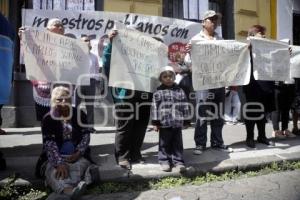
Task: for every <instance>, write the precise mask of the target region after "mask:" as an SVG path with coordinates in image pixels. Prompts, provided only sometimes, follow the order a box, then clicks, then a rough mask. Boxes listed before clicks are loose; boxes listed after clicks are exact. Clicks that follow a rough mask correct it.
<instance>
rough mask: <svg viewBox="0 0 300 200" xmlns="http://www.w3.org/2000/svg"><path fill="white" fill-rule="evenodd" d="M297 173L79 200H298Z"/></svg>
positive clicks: (288, 172) (87, 196)
mask: <svg viewBox="0 0 300 200" xmlns="http://www.w3.org/2000/svg"><path fill="white" fill-rule="evenodd" d="M299 177H300V170H296V171H287V172H280V173H274V174H269V175H264V176H258V177H252V178H243V179H238V180H231V181H223V182H214V183H208V184H204V185H201V186H195V185H190V186H183V187H177V188H172V189H166V190H150V191H145V192H131V193H116V194H107V195H86V196H84V197H82V198H81V200H103V199H106V200H117V199H126V200H127V199H135V200H148V199H149V200H255V199H257V200H299V199H300V178H299Z"/></svg>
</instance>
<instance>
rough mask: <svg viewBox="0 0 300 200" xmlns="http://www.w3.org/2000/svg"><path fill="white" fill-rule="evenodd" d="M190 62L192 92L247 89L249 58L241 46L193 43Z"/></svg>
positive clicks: (222, 42)
mask: <svg viewBox="0 0 300 200" xmlns="http://www.w3.org/2000/svg"><path fill="white" fill-rule="evenodd" d="M191 59H192V63H193V64H192V67H193V87H194V89H195V90H205V89H213V88H220V87H226V86H233V85H247V84H248V83H249V81H250V73H251V66H250V54H249V50H248V45H247V44H245V43H241V42H237V41H231V40H212V41H203V40H194V41H192V50H191Z"/></svg>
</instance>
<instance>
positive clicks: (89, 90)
mask: <svg viewBox="0 0 300 200" xmlns="http://www.w3.org/2000/svg"><path fill="white" fill-rule="evenodd" d="M96 84H97V81H96V80H95V79H93V78H91V79H90V85H82V86H78V87H77V89H76V91H75V92H76V93H75V105H76V108H77V107H78V106H80V104H81V103H83V101H84V103H83V104H84V105H85V108H86V114H87V123H88V125H89V126H90V127H93V126H94V102H95V94H96Z"/></svg>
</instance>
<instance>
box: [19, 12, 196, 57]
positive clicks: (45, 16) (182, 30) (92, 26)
mask: <svg viewBox="0 0 300 200" xmlns="http://www.w3.org/2000/svg"><path fill="white" fill-rule="evenodd" d="M51 18H59V19H61V20H62V22H63V24H64V27H65V33H66V34H68V35H71V36H73V37H74V38H75V37H76V38H80V37H81V36H83V35H88V36H89V37H90V38H91V39H92V46H93V49H92V51H93V52H94V53H95V52H97V49H98V41H99V40H101V38H105V36H107V34H108V33H109V32H110V31H111V30H112V28H113V27H114V24H115V22H116V21H117V22H122V23H123V24H125V25H134V26H136V27H138V29H137V30H139V31H140V32H142V33H145V34H147V35H149V36H152V37H153V36H158V37H159V38H162V40H163V42H164V43H165V44H166V45H168V46H169V45H171V44H172V43H183V44H186V43H188V42H189V40H190V39H191V38H192V37H193V36H194V35H196V34H197V33H199V32H200V30H201V24H199V23H195V22H191V21H186V20H179V19H174V18H167V17H158V16H150V15H141V14H136V13H118V12H104V11H68V10H32V9H23V10H22V26H26V27H34V28H36V29H39V30H43V29H44V28H45V27H46V25H47V23H48V21H49V19H51ZM179 50H180V49H179ZM100 53H101V52H100Z"/></svg>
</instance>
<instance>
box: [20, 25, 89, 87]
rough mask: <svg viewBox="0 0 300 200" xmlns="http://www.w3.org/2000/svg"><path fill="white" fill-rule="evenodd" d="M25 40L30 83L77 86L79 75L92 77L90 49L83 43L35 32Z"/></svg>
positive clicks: (27, 71) (29, 33)
mask: <svg viewBox="0 0 300 200" xmlns="http://www.w3.org/2000/svg"><path fill="white" fill-rule="evenodd" d="M22 38H24V40H22V42H23V47H24V48H23V49H24V54H25V55H24V59H25V65H26V66H27V68H26V76H27V78H28V79H29V80H40V81H50V82H53V81H68V82H70V83H72V84H76V83H77V79H78V77H79V76H80V75H82V74H89V68H88V66H89V55H88V52H89V50H88V46H87V45H86V44H85V43H83V42H82V41H80V40H76V39H73V38H68V37H66V36H62V35H58V34H55V33H51V32H48V31H46V32H45V31H39V30H33V29H28V30H26V31H25V32H24V35H23V36H22Z"/></svg>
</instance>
